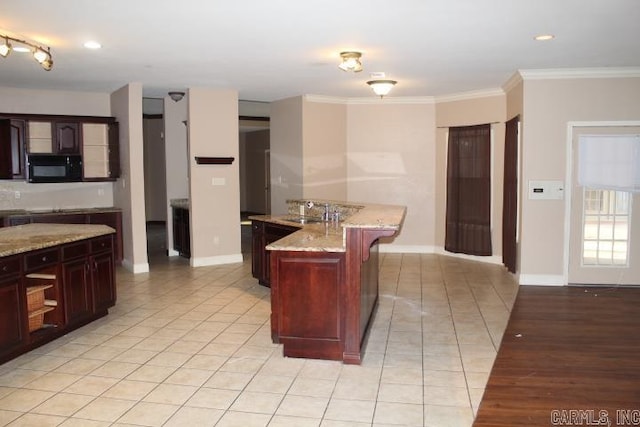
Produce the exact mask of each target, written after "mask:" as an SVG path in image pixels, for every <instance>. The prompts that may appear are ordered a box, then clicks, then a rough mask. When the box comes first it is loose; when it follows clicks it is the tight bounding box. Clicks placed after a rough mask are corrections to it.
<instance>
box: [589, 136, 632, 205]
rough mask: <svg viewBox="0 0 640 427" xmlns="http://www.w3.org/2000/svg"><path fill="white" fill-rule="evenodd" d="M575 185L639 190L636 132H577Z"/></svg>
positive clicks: (604, 188)
mask: <svg viewBox="0 0 640 427" xmlns="http://www.w3.org/2000/svg"><path fill="white" fill-rule="evenodd" d="M578 184H580V185H581V186H583V187H590V188H595V189H603V190H618V191H631V192H636V193H637V192H640V135H581V136H580V138H579V140H578Z"/></svg>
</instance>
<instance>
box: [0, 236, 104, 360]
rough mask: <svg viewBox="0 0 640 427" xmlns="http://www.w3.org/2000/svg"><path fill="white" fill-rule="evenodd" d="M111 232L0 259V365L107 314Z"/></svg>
mask: <svg viewBox="0 0 640 427" xmlns="http://www.w3.org/2000/svg"><path fill="white" fill-rule="evenodd" d="M113 250H114V243H113V235H112V234H111V235H107V236H99V237H95V238H91V239H85V240H81V241H76V242H71V243H66V244H62V245H59V246H54V247H50V248H46V249H41V250H36V251H32V252H26V253H24V254H19V255H13V256H9V257H4V258H0V363H3V362H4V361H6V360H9V359H11V358H12V357H15V356H17V355H19V354H21V353H24V352H26V351H29V350H31V349H33V348H35V347H38V346H40V345H42V344H44V343H46V342H48V341H51V340H53V339H55V338H57V337H59V336H61V335H64V334H66V333H68V332H70V331H71V330H73V329H76V328H78V327H80V326H82V325H84V324H86V323H88V322H91V321H93V320H95V319H97V318H99V317H102V316H104V315H106V314H107V313H108V311H107V309H108V308H109V307H112V306H113V305H114V304H115V301H116V284H115V265H114V255H113Z"/></svg>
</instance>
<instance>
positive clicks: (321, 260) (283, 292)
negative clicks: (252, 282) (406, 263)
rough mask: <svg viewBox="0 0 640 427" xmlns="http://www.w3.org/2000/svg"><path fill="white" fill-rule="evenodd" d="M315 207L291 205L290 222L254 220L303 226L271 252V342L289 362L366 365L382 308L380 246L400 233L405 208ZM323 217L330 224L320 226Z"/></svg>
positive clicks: (277, 218) (317, 202)
mask: <svg viewBox="0 0 640 427" xmlns="http://www.w3.org/2000/svg"><path fill="white" fill-rule="evenodd" d="M309 202H310V201H308V200H306V201H303V200H300V201H288V204H289V213H290V214H289V215H283V216H275V217H274V216H254V217H251V219H252V220H253V221H254V222H258V221H262V222H265V223H276V224H277V223H281V224H289V225H292V224H297V226H298V227H300V228H299V230H298V231H294V232H292V233H291V234H289V235H287V236H286V237H283V238H282V239H279V240H277V241H275V242H272V243H270V244H268V245H266V249H267V250H268V251H270V257H269V258H270V259H269V270H270V285H271V335H272V340H273V342H275V343H280V344H283V353H284V355H285V356H290V357H304V358H316V359H330V360H342V361H343V362H344V363H347V364H360V363H361V361H362V351H363V348H362V345H363V342H364V339H365V336H366V332H367V330H368V327H369V324H370V322H371V319H372V317H373V314H374V311H375V308H376V305H377V302H378V269H379V262H378V245H377V243H378V239H380V238H381V237H391V236H394V235H395V234H397V233H398V231H399V230H400V226H401V224H402V221H403V219H404V215H405V212H406V208H405V207H403V206H393V205H374V204H357V205H355V204H350V203H347V202H336V201H325V200H314V201H311V203H310V205H312V206H313V207H312V208H310V209H307V210H306V211H304V206H305V205H307V204H309ZM301 206H303V207H301ZM318 206H320V207H321V209H317V207H318ZM314 208H316V209H315V210H314ZM323 210H324V211H326V212H330V213H331V215H329V217H331V218H332V219H331V220H328V221H327V220H325V221H322V220H321V219H320V218H321V216H322V214H323V212H322V211H323ZM303 211H304V215H299V214H298V212H300V214H302V213H303ZM334 214H335V215H334ZM326 218H327V216H325V219H326ZM254 252H255V248H254Z"/></svg>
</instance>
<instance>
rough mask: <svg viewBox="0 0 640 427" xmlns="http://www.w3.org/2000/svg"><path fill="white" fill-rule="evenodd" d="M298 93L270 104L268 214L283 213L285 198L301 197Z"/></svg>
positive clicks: (300, 126) (300, 107)
mask: <svg viewBox="0 0 640 427" xmlns="http://www.w3.org/2000/svg"><path fill="white" fill-rule="evenodd" d="M302 102H303V98H302V97H301V96H298V97H295V98H287V99H283V100H280V101H275V102H273V103H272V104H271V125H270V132H271V134H270V138H269V139H270V144H271V213H272V214H274V215H278V214H284V213H286V212H287V199H300V198H302V195H303V191H302V177H303V155H302V147H303V145H302V118H303V111H302Z"/></svg>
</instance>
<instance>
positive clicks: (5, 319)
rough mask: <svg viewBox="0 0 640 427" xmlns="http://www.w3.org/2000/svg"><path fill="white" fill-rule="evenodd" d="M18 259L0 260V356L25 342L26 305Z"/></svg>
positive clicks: (15, 257)
mask: <svg viewBox="0 0 640 427" xmlns="http://www.w3.org/2000/svg"><path fill="white" fill-rule="evenodd" d="M20 261H21V259H20V257H18V256H13V257H8V258H4V259H2V260H0V355H2V354H3V353H8V352H11V351H13V350H15V349H16V348H19V347H20V346H22V345H23V344H24V342H25V337H26V330H25V327H24V326H25V318H26V313H25V311H26V308H27V307H26V305H25V299H24V287H23V285H22V278H21V276H20V271H21V269H20Z"/></svg>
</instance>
